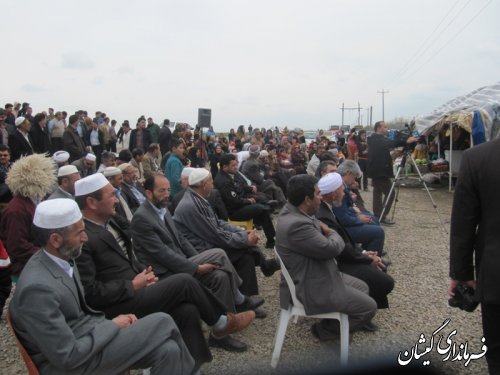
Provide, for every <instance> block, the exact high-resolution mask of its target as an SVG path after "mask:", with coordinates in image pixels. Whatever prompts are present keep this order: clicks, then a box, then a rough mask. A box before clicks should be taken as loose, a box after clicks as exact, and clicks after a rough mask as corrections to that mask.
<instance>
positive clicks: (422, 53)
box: [0, 0, 500, 130]
mask: <svg viewBox="0 0 500 375" xmlns="http://www.w3.org/2000/svg"><path fill="white" fill-rule="evenodd" d="M2 14H3V17H2V22H1V23H0V35H2V41H3V44H4V46H3V53H2V65H1V66H2V70H3V77H2V78H3V79H2V83H1V85H0V98H1V99H0V100H3V103H7V102H14V101H28V102H30V103H31V104H32V107H33V109H34V111H35V112H37V111H41V110H45V109H46V108H47V107H49V106H52V107H54V108H55V109H56V110H59V109H60V110H67V111H68V112H69V113H73V112H74V111H75V110H77V109H86V110H88V111H89V112H90V113H94V112H95V111H96V110H102V111H105V112H106V113H108V114H109V115H110V117H111V118H115V119H116V120H118V121H119V122H120V123H121V122H122V121H123V120H124V119H128V120H130V122H131V123H135V120H136V119H137V117H139V116H140V115H142V114H144V115H146V116H152V117H153V118H154V119H155V120H156V122H160V121H161V120H163V119H164V118H169V119H170V120H171V121H184V122H189V123H190V124H192V125H195V124H196V122H197V113H198V108H200V107H201V108H211V109H212V124H213V125H214V126H215V129H216V130H228V129H229V128H231V127H236V126H238V125H240V124H245V125H248V124H252V125H253V126H259V127H260V126H263V127H268V126H280V127H281V126H284V125H288V126H289V127H292V128H294V127H302V128H304V129H318V128H327V127H328V126H329V125H331V124H340V123H341V121H342V112H341V110H340V107H341V106H342V103H344V104H345V107H357V106H358V102H359V104H360V106H361V107H363V109H362V110H361V116H362V122H363V123H365V124H366V122H367V110H366V108H369V107H370V106H373V121H377V120H379V119H381V117H382V95H381V94H379V93H378V91H382V90H383V89H384V90H386V91H389V92H388V93H387V94H386V95H385V119H386V120H391V119H394V118H395V117H399V116H403V117H406V118H412V117H413V116H415V115H418V114H426V113H427V112H429V111H431V110H433V109H434V108H436V107H438V106H439V105H441V104H443V103H444V102H446V101H448V100H450V99H452V98H454V97H456V96H458V95H463V94H466V93H468V92H470V91H472V90H474V89H476V88H478V87H481V86H484V85H489V84H492V83H495V82H498V81H499V80H500V74H499V73H500V43H499V42H498V40H499V39H498V36H499V35H500V32H499V31H500V23H499V17H498V15H499V14H500V1H495V0H440V1H435V0H408V1H398V0H377V1H368V0H366V1H358V0H354V1H336V0H335V1H334V0H331V1H328V0H323V1H316V0H308V1H294V0H287V1H282V0H274V1H273V0H266V1H261V0H253V1H239V0H183V1H167V0H159V1H148V0H144V1H132V0H122V1H115V0H111V1H94V0H86V1H82V2H74V1H43V2H42V1H35V0H31V1H30V0H28V1H15V2H14V1H9V2H4V4H3V10H2ZM357 119H358V114H357V111H345V120H344V121H345V123H346V124H350V123H356V122H357Z"/></svg>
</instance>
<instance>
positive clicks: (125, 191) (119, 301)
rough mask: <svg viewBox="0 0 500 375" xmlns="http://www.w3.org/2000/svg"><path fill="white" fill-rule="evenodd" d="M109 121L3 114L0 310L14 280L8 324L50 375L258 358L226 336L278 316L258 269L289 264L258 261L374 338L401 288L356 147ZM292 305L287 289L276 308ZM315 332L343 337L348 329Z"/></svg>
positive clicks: (316, 308) (310, 303)
mask: <svg viewBox="0 0 500 375" xmlns="http://www.w3.org/2000/svg"><path fill="white" fill-rule="evenodd" d="M66 119H67V120H66ZM116 124H117V122H116V121H115V120H110V118H109V117H108V116H107V115H106V114H104V113H101V112H97V113H96V116H95V118H90V117H88V116H87V112H86V111H77V112H76V113H75V114H73V115H70V116H69V117H68V116H67V114H66V112H63V111H61V112H54V110H53V109H49V111H48V112H40V113H38V114H36V115H35V116H32V110H31V107H30V105H29V104H28V103H24V104H23V105H22V106H21V105H11V104H7V105H6V106H5V109H0V202H2V203H1V204H2V211H1V213H0V312H3V309H4V305H5V303H6V300H7V299H8V298H9V295H10V294H11V290H12V281H13V282H14V283H15V284H16V287H15V291H14V293H13V296H12V300H11V302H10V305H9V312H10V314H11V318H12V322H13V326H14V329H15V331H16V333H17V335H18V337H19V339H20V341H21V342H22V343H23V345H24V347H25V348H26V350H27V352H28V354H29V355H30V357H31V358H32V359H33V361H34V362H35V364H36V366H37V368H38V369H39V371H40V373H42V374H43V373H51V374H52V373H54V374H58V373H61V374H62V373H74V374H106V373H110V372H113V373H120V372H123V371H126V370H127V369H129V368H151V373H153V374H165V373H169V374H192V373H196V372H197V371H199V369H200V367H201V366H202V365H203V363H206V362H209V361H211V360H212V353H211V351H210V347H219V348H223V349H225V350H228V351H236V352H242V351H245V350H247V344H246V343H245V342H243V341H241V340H239V339H237V338H236V337H234V336H232V334H233V333H235V332H240V331H242V330H244V329H246V328H247V327H249V326H250V325H252V323H254V319H255V318H257V319H264V318H266V316H267V313H266V310H265V309H264V308H263V305H264V303H265V301H264V299H263V298H262V297H261V296H260V295H259V282H258V277H257V270H260V272H262V274H263V275H264V276H266V277H271V276H272V275H273V274H275V272H277V271H279V269H280V264H279V262H278V260H277V259H276V258H275V257H273V256H268V255H266V250H265V249H264V248H267V249H273V248H275V249H276V250H277V252H278V253H279V254H280V256H281V258H282V260H283V262H284V264H285V266H286V268H287V269H288V271H289V273H290V275H291V277H292V279H293V280H294V282H295V283H296V289H297V297H298V299H299V300H300V301H301V302H302V303H303V304H304V306H305V309H306V313H308V314H319V313H324V312H331V311H339V312H344V313H346V314H348V316H349V322H350V330H351V331H355V330H366V331H376V330H377V326H376V324H375V323H374V322H373V321H372V319H373V317H374V316H375V313H376V310H377V309H382V308H387V307H388V306H389V304H388V298H387V296H388V294H389V293H390V292H391V291H392V289H393V287H394V280H393V279H392V278H391V276H389V274H388V273H387V267H388V266H389V262H388V261H387V260H386V259H385V258H384V256H385V254H386V252H385V250H384V239H385V234H384V229H383V228H382V227H381V226H380V223H379V221H378V219H377V217H375V216H374V215H373V214H372V213H370V212H369V211H368V209H367V208H366V207H365V205H364V202H363V199H362V196H361V191H362V190H363V189H364V190H366V189H367V185H366V179H365V178H364V177H363V172H364V164H363V160H366V147H365V146H364V145H365V143H363V142H365V141H364V140H366V138H363V135H362V134H360V135H359V140H358V139H355V138H356V137H357V136H355V135H354V134H350V135H349V137H348V139H347V141H346V140H345V139H344V140H342V139H343V138H341V139H340V140H339V142H338V144H337V143H336V142H334V141H332V140H330V139H328V138H327V137H325V136H322V134H321V133H320V134H318V137H317V139H316V140H315V141H313V142H311V143H310V144H309V145H306V142H305V138H304V135H303V133H301V132H295V131H288V130H287V129H286V128H285V129H283V130H282V131H280V130H279V129H278V128H275V129H268V130H266V129H252V128H251V126H250V127H248V130H246V129H245V128H244V127H243V126H240V127H239V128H238V129H237V131H236V132H234V130H233V129H231V131H230V132H229V134H227V135H222V134H220V135H217V134H216V133H215V132H214V130H213V128H209V129H208V131H206V132H205V134H203V131H202V130H201V129H199V128H195V129H194V134H193V133H192V132H191V131H192V130H193V129H191V128H190V127H189V125H187V124H179V123H177V125H176V127H175V129H173V130H171V129H170V126H169V121H168V120H165V121H164V122H163V124H162V126H161V127H160V126H159V125H157V124H155V123H154V121H153V120H152V118H148V119H146V118H145V117H144V116H141V117H140V118H139V119H138V120H137V123H136V127H135V129H132V130H131V127H130V124H129V122H128V121H124V122H123V124H122V126H121V128H120V129H118V130H116V129H115V127H116ZM353 150H354V151H353ZM363 157H364V159H363ZM235 222H250V223H253V225H254V227H253V228H252V229H251V228H246V227H245V228H243V227H241V226H240V224H239V223H235ZM275 224H276V226H275ZM261 231H262V233H263V236H262V240H264V237H265V241H263V242H261V241H260V240H261ZM261 243H262V244H263V245H262V246H260V244H261ZM267 252H268V251H267ZM290 301H291V299H290V295H289V291H288V288H287V287H286V284H285V283H284V282H282V284H281V293H280V304H281V306H282V308H287V307H288V306H289V303H290ZM268 303H269V302H268ZM271 303H278V301H272V302H271ZM202 321H203V322H205V324H206V325H207V326H208V327H209V328H210V333H209V334H208V340H207V338H206V337H205V334H204V332H203V330H202V325H201V322H202ZM337 323H338V322H337ZM254 324H255V323H254ZM250 329H252V328H250ZM311 331H312V334H313V335H314V336H316V337H317V338H318V339H319V340H336V339H338V334H339V327H338V324H336V321H332V320H328V319H324V320H322V321H320V322H318V323H315V324H314V325H313V326H312V327H311Z"/></svg>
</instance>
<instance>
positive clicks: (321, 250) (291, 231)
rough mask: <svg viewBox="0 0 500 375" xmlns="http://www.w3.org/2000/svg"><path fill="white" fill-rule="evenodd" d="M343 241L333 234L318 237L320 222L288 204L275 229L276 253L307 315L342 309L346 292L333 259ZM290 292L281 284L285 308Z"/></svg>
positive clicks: (342, 247) (319, 234) (281, 297)
mask: <svg viewBox="0 0 500 375" xmlns="http://www.w3.org/2000/svg"><path fill="white" fill-rule="evenodd" d="M344 246H345V244H344V241H343V240H342V238H341V237H340V236H339V235H338V234H337V233H336V232H332V233H331V234H330V235H329V236H328V237H326V236H325V235H323V234H322V233H321V230H320V227H319V221H318V220H317V219H316V218H314V217H310V216H308V215H306V214H305V213H303V212H302V211H300V210H299V209H298V208H297V207H295V206H293V205H291V204H290V203H287V204H286V205H285V207H284V208H283V209H282V210H281V213H280V216H279V219H278V227H277V228H276V250H277V251H278V253H279V255H280V257H281V259H282V260H283V262H284V263H285V266H286V268H287V270H288V272H289V273H290V276H291V278H292V280H293V281H294V283H295V287H296V293H297V298H298V299H299V301H300V302H302V304H303V305H304V308H305V310H306V313H307V314H320V313H326V312H332V311H339V310H342V309H345V307H346V306H347V298H346V288H345V285H344V282H343V281H342V274H341V273H340V271H339V269H338V267H337V263H336V262H335V260H334V258H335V257H336V256H337V255H339V254H340V253H341V252H342V250H343V249H344ZM290 300H291V298H290V292H289V291H288V287H287V286H286V283H285V282H284V280H282V283H281V290H280V302H281V306H282V308H287V307H288V304H289V301H290Z"/></svg>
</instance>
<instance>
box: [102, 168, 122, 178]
mask: <svg viewBox="0 0 500 375" xmlns="http://www.w3.org/2000/svg"><path fill="white" fill-rule="evenodd" d="M102 174H103V175H104V177H111V176H118V175H121V174H122V170H121V169H120V168H116V167H106V168H104V170H103V171H102Z"/></svg>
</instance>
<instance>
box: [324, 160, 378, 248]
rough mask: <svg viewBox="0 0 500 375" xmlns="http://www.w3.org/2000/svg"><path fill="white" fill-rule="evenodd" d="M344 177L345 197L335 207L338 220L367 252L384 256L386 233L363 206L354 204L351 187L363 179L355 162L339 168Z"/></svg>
mask: <svg viewBox="0 0 500 375" xmlns="http://www.w3.org/2000/svg"><path fill="white" fill-rule="evenodd" d="M337 172H338V174H339V175H340V176H342V180H343V187H344V193H345V194H344V197H343V199H342V201H341V204H340V205H338V206H334V207H333V212H334V214H335V216H336V217H337V220H338V221H339V222H340V224H342V225H343V226H344V228H345V229H346V230H347V232H348V233H349V235H350V236H351V238H352V239H353V241H354V242H355V243H359V244H361V247H362V248H363V249H366V250H372V251H376V252H377V254H378V256H382V254H383V251H384V242H385V231H384V228H382V227H381V226H380V222H379V220H378V218H377V217H375V216H374V215H373V214H372V213H371V212H368V211H367V210H366V209H365V208H364V207H363V205H362V204H360V205H359V207H358V206H357V205H355V204H354V201H353V199H352V193H351V190H350V188H349V187H350V186H351V185H353V184H355V183H356V178H359V177H361V170H360V169H359V166H358V163H356V162H355V161H354V160H346V161H344V162H343V163H342V164H340V165H339V167H338V168H337Z"/></svg>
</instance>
